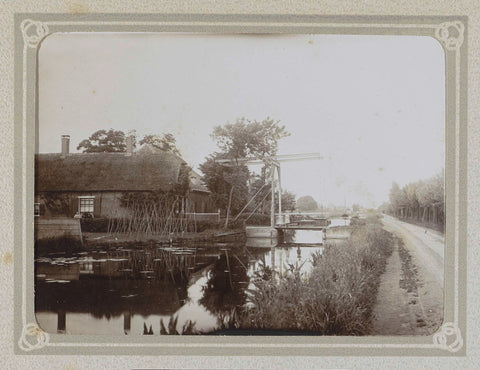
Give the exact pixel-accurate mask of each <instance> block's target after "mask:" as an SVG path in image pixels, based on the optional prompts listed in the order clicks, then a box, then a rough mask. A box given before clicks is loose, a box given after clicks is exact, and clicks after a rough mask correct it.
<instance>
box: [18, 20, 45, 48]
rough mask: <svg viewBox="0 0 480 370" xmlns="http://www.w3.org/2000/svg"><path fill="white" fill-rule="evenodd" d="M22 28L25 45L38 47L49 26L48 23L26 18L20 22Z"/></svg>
mask: <svg viewBox="0 0 480 370" xmlns="http://www.w3.org/2000/svg"><path fill="white" fill-rule="evenodd" d="M20 28H21V30H22V35H23V42H24V44H25V46H28V47H31V48H36V47H37V46H38V44H39V43H40V41H42V40H43V39H44V38H45V37H46V36H47V35H48V34H49V30H48V26H47V24H46V23H43V22H40V21H34V20H31V19H24V20H23V21H22V23H21V24H20Z"/></svg>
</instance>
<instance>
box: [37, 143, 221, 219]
mask: <svg viewBox="0 0 480 370" xmlns="http://www.w3.org/2000/svg"><path fill="white" fill-rule="evenodd" d="M69 141H70V137H69V136H68V135H64V136H62V152H61V153H54V154H37V155H36V157H35V215H36V216H39V217H45V218H47V217H48V218H51V217H72V218H73V217H94V218H96V217H106V218H110V217H120V216H122V215H123V214H124V213H125V212H127V211H126V209H125V208H124V207H122V197H123V196H124V195H125V194H127V193H128V194H132V193H134V194H139V193H146V194H147V193H154V192H156V193H158V192H168V191H173V190H175V189H176V188H178V186H181V185H182V184H181V183H182V179H183V180H185V179H187V178H188V189H187V191H186V193H184V194H185V195H183V196H182V201H181V202H180V205H179V207H180V209H179V211H184V212H212V211H213V210H212V206H211V202H210V192H209V191H208V189H207V188H206V187H205V186H204V185H203V183H202V181H201V177H200V175H199V174H197V173H196V172H195V171H193V170H192V169H190V168H189V167H188V165H187V163H186V162H185V161H184V160H183V159H182V158H180V157H179V156H177V155H175V154H172V153H167V152H164V151H161V150H158V149H156V148H154V147H152V146H149V145H144V146H142V147H141V148H140V149H139V150H138V151H137V152H133V151H132V145H131V143H130V145H128V142H127V152H125V153H82V154H76V153H69ZM183 184H185V181H184V182H183Z"/></svg>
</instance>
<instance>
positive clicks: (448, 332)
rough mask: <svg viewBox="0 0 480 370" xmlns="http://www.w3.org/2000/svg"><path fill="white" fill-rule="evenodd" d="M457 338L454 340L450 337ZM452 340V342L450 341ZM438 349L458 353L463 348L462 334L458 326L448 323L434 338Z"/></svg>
mask: <svg viewBox="0 0 480 370" xmlns="http://www.w3.org/2000/svg"><path fill="white" fill-rule="evenodd" d="M452 336H455V337H454V338H453V340H452V339H451V338H449V337H452ZM449 339H450V340H449ZM433 343H434V344H435V346H436V347H438V348H441V349H444V350H447V351H449V352H458V351H459V350H460V349H461V348H462V347H463V338H462V333H461V332H460V329H459V327H458V326H457V324H455V323H452V322H446V323H445V324H443V325H442V328H441V329H440V331H439V332H438V333H436V334H435V335H434V336H433Z"/></svg>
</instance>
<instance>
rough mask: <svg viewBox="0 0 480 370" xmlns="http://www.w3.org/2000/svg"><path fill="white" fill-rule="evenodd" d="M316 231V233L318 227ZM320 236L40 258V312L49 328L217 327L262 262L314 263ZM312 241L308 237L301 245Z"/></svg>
mask: <svg viewBox="0 0 480 370" xmlns="http://www.w3.org/2000/svg"><path fill="white" fill-rule="evenodd" d="M317 233H318V232H317ZM319 240H321V236H318V235H315V234H310V235H309V234H308V231H306V232H299V231H297V232H296V233H294V234H293V235H290V236H288V237H287V238H286V241H285V240H284V244H279V245H277V246H276V247H275V246H273V247H267V248H265V247H263V246H260V247H255V246H251V245H250V246H248V247H247V246H245V245H238V244H237V245H235V244H217V245H211V244H210V245H208V244H203V245H202V244H199V245H194V246H188V247H187V246H176V247H171V246H159V247H158V248H154V249H149V250H135V249H117V250H113V251H108V252H106V251H101V250H97V251H91V252H88V253H83V254H78V255H74V256H71V257H62V256H50V257H49V258H39V259H38V260H37V261H36V263H35V269H36V271H35V274H36V279H35V311H36V316H37V321H38V324H39V325H40V327H41V328H42V329H44V330H45V331H47V332H51V333H67V334H139V335H141V334H143V333H146V334H154V335H158V334H160V332H161V321H163V323H164V324H165V325H167V324H168V322H169V321H170V319H171V318H172V316H174V317H176V318H177V320H178V322H177V329H178V330H180V331H181V328H182V327H183V325H185V324H186V323H188V321H192V322H195V328H196V329H198V330H201V331H202V332H209V331H213V330H215V329H216V328H218V327H219V325H221V321H222V319H223V317H225V315H228V314H229V313H230V312H231V311H232V310H233V309H235V308H238V307H241V306H243V305H245V303H246V293H245V290H246V289H247V288H252V286H251V284H250V279H251V278H252V277H253V276H254V275H255V272H256V271H259V270H260V268H261V266H267V267H269V268H270V269H272V270H275V271H277V272H279V273H283V272H285V271H286V270H287V269H289V267H290V266H301V273H306V272H308V270H309V269H311V267H312V265H311V254H312V253H314V252H317V251H319V252H320V253H321V251H322V250H323V246H322V245H321V244H320V243H319ZM299 241H302V242H304V241H309V244H298V243H299Z"/></svg>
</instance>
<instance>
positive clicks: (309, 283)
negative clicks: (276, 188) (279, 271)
mask: <svg viewBox="0 0 480 370" xmlns="http://www.w3.org/2000/svg"><path fill="white" fill-rule="evenodd" d="M392 248H393V239H392V236H391V235H390V234H389V233H388V232H386V231H385V230H383V229H382V228H381V227H380V226H379V225H378V224H376V223H371V224H369V225H367V226H365V227H362V228H360V229H359V230H357V231H356V232H355V233H354V234H353V235H352V237H351V239H350V240H349V241H348V242H347V243H346V244H344V245H340V246H337V245H332V246H327V247H326V249H325V251H324V253H323V255H322V256H321V257H320V256H318V255H316V256H314V257H312V258H313V261H314V267H313V270H312V271H311V273H310V274H309V275H308V276H302V275H301V274H300V272H299V270H293V271H292V270H290V271H288V272H287V273H285V274H284V275H282V276H277V277H276V278H275V277H268V276H269V275H266V277H267V278H260V277H257V278H256V279H255V280H254V285H255V289H252V290H249V291H248V295H249V299H248V300H249V303H248V304H247V306H246V308H245V309H244V310H243V312H242V313H241V314H240V315H239V319H238V320H239V323H237V324H236V325H235V326H236V327H240V328H242V329H261V330H292V331H311V332H316V333H318V334H322V335H365V334H368V333H369V332H370V329H371V324H372V310H373V306H374V304H375V301H376V293H377V290H378V285H379V281H380V276H381V274H382V273H383V272H384V271H385V266H386V260H387V258H388V256H389V255H390V254H391V253H392Z"/></svg>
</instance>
